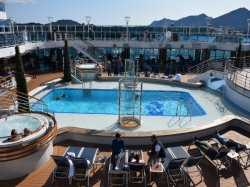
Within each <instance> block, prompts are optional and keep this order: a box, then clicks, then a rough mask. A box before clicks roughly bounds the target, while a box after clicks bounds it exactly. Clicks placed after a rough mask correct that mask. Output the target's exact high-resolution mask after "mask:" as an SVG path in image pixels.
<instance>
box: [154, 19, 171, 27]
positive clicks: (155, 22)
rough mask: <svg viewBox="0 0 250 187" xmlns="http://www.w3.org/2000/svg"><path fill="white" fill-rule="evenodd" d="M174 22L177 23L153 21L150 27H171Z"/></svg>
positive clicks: (167, 20) (163, 20) (168, 20)
mask: <svg viewBox="0 0 250 187" xmlns="http://www.w3.org/2000/svg"><path fill="white" fill-rule="evenodd" d="M174 22H175V21H174V20H171V19H166V18H163V19H162V20H159V21H153V22H152V23H151V24H150V26H153V27H162V26H169V25H171V24H172V23H174Z"/></svg>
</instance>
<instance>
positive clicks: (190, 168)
mask: <svg viewBox="0 0 250 187" xmlns="http://www.w3.org/2000/svg"><path fill="white" fill-rule="evenodd" d="M203 157H204V155H203V154H202V155H198V156H190V157H189V158H187V159H186V161H185V162H184V163H183V166H182V167H183V171H184V172H185V174H186V175H185V180H186V182H185V183H187V181H188V179H187V176H189V178H190V179H191V177H198V176H200V181H199V182H198V183H197V184H199V183H200V182H202V169H201V167H200V166H199V163H200V161H201V160H202V158H203ZM193 173H198V174H197V175H195V176H193V175H192V174H193ZM197 184H195V185H197Z"/></svg>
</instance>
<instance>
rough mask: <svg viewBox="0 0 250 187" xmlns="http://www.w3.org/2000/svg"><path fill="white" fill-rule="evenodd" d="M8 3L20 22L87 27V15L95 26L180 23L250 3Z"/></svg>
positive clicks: (249, 6) (163, 0) (88, 0)
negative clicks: (64, 21) (67, 21)
mask: <svg viewBox="0 0 250 187" xmlns="http://www.w3.org/2000/svg"><path fill="white" fill-rule="evenodd" d="M1 1H3V2H5V4H6V7H5V9H6V12H7V17H8V18H9V17H14V18H15V21H16V22H17V23H28V22H36V23H43V24H45V23H48V18H47V17H48V16H51V17H53V21H57V20H59V19H71V20H74V21H77V22H79V23H85V24H86V19H85V17H86V16H90V17H91V21H90V23H92V24H95V25H125V24H126V23H125V20H124V17H125V16H129V17H130V21H129V25H149V24H150V23H152V21H154V20H161V19H163V18H168V19H172V20H177V19H180V18H183V17H186V16H190V15H199V14H202V13H205V14H206V15H207V16H210V17H213V18H216V17H218V16H221V15H223V14H225V13H228V12H230V11H232V10H235V9H238V8H242V7H245V8H247V9H248V10H250V1H249V0H0V2H1Z"/></svg>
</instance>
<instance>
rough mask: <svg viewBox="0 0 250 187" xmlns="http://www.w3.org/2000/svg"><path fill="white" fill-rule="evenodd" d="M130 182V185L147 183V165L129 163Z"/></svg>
mask: <svg viewBox="0 0 250 187" xmlns="http://www.w3.org/2000/svg"><path fill="white" fill-rule="evenodd" d="M128 180H129V182H130V183H144V184H145V186H146V184H147V182H146V173H145V164H144V163H132V162H129V163H128Z"/></svg>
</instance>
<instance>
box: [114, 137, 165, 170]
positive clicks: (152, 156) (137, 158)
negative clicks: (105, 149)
mask: <svg viewBox="0 0 250 187" xmlns="http://www.w3.org/2000/svg"><path fill="white" fill-rule="evenodd" d="M151 142H152V146H151V150H149V151H148V156H149V159H148V164H150V163H152V162H153V161H163V160H164V158H165V157H166V155H165V151H164V146H163V144H162V143H161V142H160V141H159V140H158V139H157V137H156V135H152V136H151ZM124 157H125V145H124V141H123V140H122V138H121V134H120V133H116V135H115V139H114V140H113V141H112V157H111V162H112V164H113V169H115V170H118V169H122V168H119V166H120V162H121V160H122V159H123V158H124ZM128 162H133V163H144V161H143V159H142V158H141V154H140V153H139V152H131V153H130V155H128Z"/></svg>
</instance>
